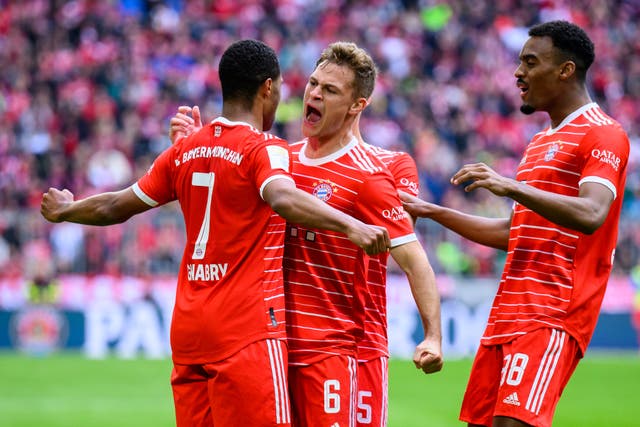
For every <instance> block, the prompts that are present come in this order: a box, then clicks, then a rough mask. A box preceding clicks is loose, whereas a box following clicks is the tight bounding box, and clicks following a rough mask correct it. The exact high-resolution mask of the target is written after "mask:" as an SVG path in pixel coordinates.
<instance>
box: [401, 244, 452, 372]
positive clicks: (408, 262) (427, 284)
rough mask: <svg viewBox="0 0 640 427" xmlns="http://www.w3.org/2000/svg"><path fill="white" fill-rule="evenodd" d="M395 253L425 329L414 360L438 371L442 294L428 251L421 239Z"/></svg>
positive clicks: (440, 351) (441, 362)
mask: <svg viewBox="0 0 640 427" xmlns="http://www.w3.org/2000/svg"><path fill="white" fill-rule="evenodd" d="M391 256H392V257H393V259H394V260H395V261H396V262H397V263H398V265H399V266H400V268H402V270H403V271H404V272H405V274H406V275H407V279H408V281H409V286H410V287H411V293H412V294H413V299H414V301H415V302H416V306H417V307H418V313H420V319H421V320H422V327H423V329H424V340H423V341H422V342H421V343H420V344H418V346H417V347H416V350H415V353H414V355H413V363H414V364H415V365H416V368H418V369H422V370H423V371H424V372H425V373H427V374H430V373H432V372H438V371H439V370H441V369H442V364H443V357H442V330H441V329H442V328H441V322H440V295H439V294H438V288H437V287H436V277H435V274H434V273H433V269H432V268H431V264H430V263H429V259H428V258H427V254H426V253H425V251H424V249H423V248H422V246H421V245H420V243H418V241H413V242H409V243H406V244H404V245H401V246H397V247H395V248H392V249H391Z"/></svg>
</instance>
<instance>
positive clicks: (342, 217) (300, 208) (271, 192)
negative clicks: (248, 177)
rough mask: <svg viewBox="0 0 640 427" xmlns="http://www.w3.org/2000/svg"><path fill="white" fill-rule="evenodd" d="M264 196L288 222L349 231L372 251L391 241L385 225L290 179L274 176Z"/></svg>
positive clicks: (358, 244)
mask: <svg viewBox="0 0 640 427" xmlns="http://www.w3.org/2000/svg"><path fill="white" fill-rule="evenodd" d="M262 197H263V198H264V200H265V201H266V202H267V203H268V204H269V205H270V206H271V208H272V209H273V210H274V211H275V212H276V213H277V214H278V215H280V216H281V217H283V218H284V219H286V220H287V221H289V222H292V223H296V224H303V225H305V226H307V227H312V228H323V229H326V230H332V231H337V232H340V233H344V234H346V235H347V237H348V238H349V240H351V241H352V242H353V243H354V244H356V245H357V246H359V247H361V248H363V249H364V250H365V252H366V253H367V254H369V255H374V254H377V253H380V252H384V251H386V250H387V248H389V246H390V245H391V242H390V240H389V234H388V233H387V230H386V229H385V228H383V227H378V226H374V225H367V224H364V223H363V222H361V221H359V220H357V219H355V218H353V217H351V216H349V215H347V214H345V213H344V212H341V211H339V210H337V209H334V208H333V207H331V206H329V205H328V204H326V203H324V202H321V201H320V200H318V199H317V198H315V197H313V196H312V195H311V194H309V193H305V192H304V191H302V190H299V189H297V188H296V186H295V184H294V183H293V181H291V180H289V179H285V178H282V179H275V180H273V181H271V182H270V183H269V184H267V185H266V187H265V188H264V190H263V192H262Z"/></svg>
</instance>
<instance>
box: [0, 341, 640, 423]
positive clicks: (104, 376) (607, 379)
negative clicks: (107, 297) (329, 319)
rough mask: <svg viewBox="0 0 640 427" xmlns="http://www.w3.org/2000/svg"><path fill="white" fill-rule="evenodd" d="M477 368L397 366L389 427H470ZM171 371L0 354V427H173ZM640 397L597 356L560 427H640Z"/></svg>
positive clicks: (636, 364) (634, 368)
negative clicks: (466, 403)
mask: <svg viewBox="0 0 640 427" xmlns="http://www.w3.org/2000/svg"><path fill="white" fill-rule="evenodd" d="M470 366H471V361H470V360H458V361H447V363H446V365H445V369H444V370H443V371H442V372H440V373H438V374H436V375H430V376H426V375H423V374H421V373H420V372H418V371H416V370H415V368H413V366H412V364H411V363H410V362H408V361H404V360H392V361H391V362H390V363H389V368H390V379H389V382H390V385H389V388H390V403H389V427H450V426H463V424H462V423H460V422H458V421H457V414H458V409H459V404H460V399H461V396H462V393H463V390H464V385H465V383H466V380H467V375H468V372H469V368H470ZM170 370H171V363H170V361H168V360H143V359H137V360H118V359H107V360H87V359H85V358H83V357H82V356H80V355H74V354H63V355H56V356H52V357H48V358H40V359H39V358H30V357H26V356H20V355H16V354H14V353H0V426H2V427H36V426H37V427H76V426H82V427H112V426H118V427H129V426H130V427H134V426H135V427H147V426H148V427H151V426H153V427H163V426H167V427H168V426H173V425H174V421H173V403H172V400H171V391H170V387H169V373H170ZM639 392H640V357H638V356H637V355H597V356H594V355H590V356H588V357H587V358H586V359H585V360H583V361H582V362H581V364H580V365H579V366H578V369H577V371H576V373H575V374H574V376H573V378H572V380H571V382H570V383H569V385H568V387H567V389H566V390H565V393H564V396H563V398H562V400H561V401H560V404H559V406H558V410H557V412H556V417H555V423H554V427H609V426H611V427H637V426H639V425H640V393H639Z"/></svg>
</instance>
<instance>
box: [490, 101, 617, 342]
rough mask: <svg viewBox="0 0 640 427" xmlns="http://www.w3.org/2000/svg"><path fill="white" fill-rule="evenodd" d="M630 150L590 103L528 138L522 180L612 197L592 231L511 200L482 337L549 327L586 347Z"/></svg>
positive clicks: (501, 338)
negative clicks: (591, 187)
mask: <svg viewBox="0 0 640 427" xmlns="http://www.w3.org/2000/svg"><path fill="white" fill-rule="evenodd" d="M628 157H629V140H628V137H627V135H626V133H625V132H624V131H623V129H622V128H621V127H620V125H619V124H618V123H617V122H615V121H614V120H613V119H611V118H610V117H609V116H607V115H606V114H605V113H604V112H603V111H602V110H601V109H600V108H599V107H598V105H597V104H595V103H591V104H587V105H585V106H583V107H581V108H580V109H578V110H577V111H575V112H574V113H572V114H570V115H569V116H568V117H567V118H566V119H565V120H564V121H563V122H562V123H561V124H560V125H559V126H558V127H557V128H555V129H546V130H545V131H543V132H540V133H538V134H536V135H535V136H534V137H533V139H532V141H531V142H530V144H529V146H528V147H527V149H526V151H525V155H524V157H523V159H522V161H521V163H520V166H519V167H518V171H517V175H516V178H517V179H518V180H519V181H522V182H526V183H527V185H531V186H533V187H536V188H539V189H541V190H545V191H549V192H553V193H557V194H562V195H566V196H573V197H576V196H578V192H579V188H580V185H581V184H583V183H586V182H595V183H599V184H602V185H604V186H606V187H607V188H609V189H610V190H611V192H612V193H613V195H614V197H615V199H614V201H613V203H612V205H611V207H610V209H609V214H608V216H607V218H606V220H605V222H604V223H603V224H602V226H601V227H600V228H598V230H597V231H596V232H594V233H593V234H591V235H587V234H583V233H580V232H578V231H575V230H572V229H569V228H566V227H562V226H559V225H557V224H555V223H553V222H551V221H549V220H547V219H545V218H543V217H542V216H540V215H538V214H536V213H534V212H533V211H531V210H529V209H527V208H526V207H524V206H522V205H520V204H518V203H516V204H515V205H514V212H513V219H512V223H511V230H510V234H509V247H508V252H507V259H506V263H505V268H504V272H503V274H502V278H501V281H500V286H499V289H498V292H497V294H496V297H495V300H494V303H493V307H492V309H491V312H490V315H489V320H488V323H487V328H486V330H485V333H484V336H483V338H482V340H483V343H484V344H496V343H502V342H508V341H510V340H511V339H513V338H514V337H516V336H518V335H521V334H524V333H526V332H528V331H531V330H534V329H537V328H541V327H550V328H555V329H561V330H565V331H567V332H568V333H569V334H570V335H572V336H573V337H574V338H575V339H576V340H577V341H578V344H579V345H580V348H581V350H582V351H585V350H586V347H587V345H588V343H589V341H590V340H591V336H592V334H593V330H594V328H595V325H596V321H597V318H598V313H599V311H600V305H601V303H602V299H603V297H604V292H605V287H606V284H607V280H608V278H609V273H610V272H611V266H612V263H613V254H614V249H615V247H616V241H617V236H618V220H619V216H620V209H621V206H622V196H623V191H624V184H625V177H626V167H627V160H628Z"/></svg>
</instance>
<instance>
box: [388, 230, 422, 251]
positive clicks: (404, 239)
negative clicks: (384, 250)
mask: <svg viewBox="0 0 640 427" xmlns="http://www.w3.org/2000/svg"><path fill="white" fill-rule="evenodd" d="M415 240H418V238H417V237H416V233H411V234H407V235H405V236H400V237H396V238H395V239H391V247H392V248H395V247H397V246H402V245H404V244H405V243H409V242H413V241H415Z"/></svg>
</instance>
